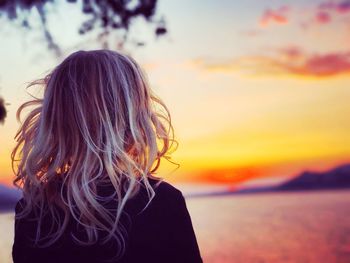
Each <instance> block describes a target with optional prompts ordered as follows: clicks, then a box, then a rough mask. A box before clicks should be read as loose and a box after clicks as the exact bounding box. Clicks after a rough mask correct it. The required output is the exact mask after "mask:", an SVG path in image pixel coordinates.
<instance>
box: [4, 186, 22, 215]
mask: <svg viewBox="0 0 350 263" xmlns="http://www.w3.org/2000/svg"><path fill="white" fill-rule="evenodd" d="M21 196H22V193H21V191H20V190H18V189H16V188H14V187H7V186H5V185H1V184H0V212H7V211H11V210H12V211H13V210H14V208H15V205H16V203H17V201H18V200H19V199H20V198H21Z"/></svg>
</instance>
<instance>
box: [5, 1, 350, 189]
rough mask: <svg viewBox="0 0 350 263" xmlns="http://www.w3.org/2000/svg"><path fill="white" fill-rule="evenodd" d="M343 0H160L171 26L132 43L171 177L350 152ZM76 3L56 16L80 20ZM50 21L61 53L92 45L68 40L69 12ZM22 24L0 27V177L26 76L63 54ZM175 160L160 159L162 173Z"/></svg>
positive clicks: (241, 176) (264, 168) (264, 172)
mask: <svg viewBox="0 0 350 263" xmlns="http://www.w3.org/2000/svg"><path fill="white" fill-rule="evenodd" d="M219 2H220V3H219ZM243 2H244V3H243ZM343 2H344V3H345V2H346V1H332V2H329V1H328V2H324V1H282V3H280V4H276V3H275V2H273V3H271V6H268V3H267V2H264V3H263V1H258V0H255V1H253V0H249V1H190V2H187V1H186V2H185V1H170V0H167V1H162V0H160V4H159V12H160V13H162V14H164V15H165V17H166V18H167V21H168V22H169V35H168V36H166V37H165V39H161V40H160V41H154V40H153V39H151V38H149V35H148V34H146V33H145V38H146V39H147V37H148V38H149V41H148V42H149V43H148V45H147V46H146V47H144V48H140V49H137V50H131V53H132V54H133V55H134V56H135V58H136V59H137V60H138V61H139V62H140V63H141V64H143V65H144V67H145V69H146V71H147V73H148V76H149V80H150V83H151V85H152V87H153V89H154V90H155V92H156V93H158V94H159V96H160V97H161V98H163V99H164V101H165V103H166V104H167V105H168V106H169V109H170V111H171V112H172V115H173V121H174V126H175V132H176V136H177V140H178V141H179V143H180V145H179V148H178V150H177V152H175V153H174V154H173V159H174V161H175V162H177V163H180V164H181V167H180V169H179V170H177V171H176V172H175V173H174V175H172V176H169V177H168V178H169V180H171V181H177V180H189V181H191V180H192V181H202V182H224V183H237V182H242V181H244V180H247V179H252V178H256V177H265V176H290V175H292V174H295V173H298V172H300V171H302V170H303V169H326V168H329V167H331V166H333V165H337V164H340V163H344V162H348V161H350V137H349V131H350V121H349V116H350V106H349V105H350V104H349V99H350V88H349V79H350V48H349V47H348V43H349V41H350V38H349V35H350V34H349V33H350V32H349V30H350V29H349V26H348V24H349V23H348V22H349V21H350V4H349V7H348V6H346V5H345V4H344V5H342V3H343ZM327 3H328V5H327ZM74 12H76V11H74V10H70V9H67V6H66V4H65V5H62V6H61V7H60V9H59V14H58V15H60V14H62V13H68V16H67V17H74V21H73V22H74V23H75V22H76V23H77V24H79V15H78V14H77V13H74ZM194 13H196V15H195V16H194V15H193V14H194ZM73 22H72V23H73ZM74 23H73V24H74ZM2 24H3V22H2ZM51 27H52V28H53V29H54V30H56V32H57V33H56V35H57V37H58V38H59V39H62V41H61V44H62V45H63V47H65V48H66V49H65V50H66V51H65V53H66V54H69V53H70V52H72V51H73V50H74V49H75V47H74V46H75V44H77V43H80V46H79V47H78V48H97V47H98V44H97V43H93V42H92V41H89V39H88V38H83V39H76V36H75V35H74V30H76V28H74V27H72V26H70V25H69V23H67V22H62V24H60V25H58V24H55V23H52V26H51ZM136 28H138V29H137V30H136V34H141V35H142V34H143V32H144V31H143V30H146V29H144V28H143V27H142V25H140V26H138V27H136ZM18 32H19V31H18V29H16V28H15V27H12V26H10V25H7V26H5V27H4V28H3V30H2V31H0V34H2V36H3V37H2V39H3V40H2V42H3V43H2V47H3V48H2V49H1V50H0V57H1V58H2V60H1V61H0V77H1V78H0V95H1V96H3V97H4V98H5V100H6V101H7V102H9V103H10V104H11V105H10V106H9V107H8V110H9V114H8V117H7V119H6V122H5V124H4V125H3V126H0V182H9V180H10V178H11V176H12V173H11V169H10V162H9V160H10V156H9V154H10V151H11V150H12V147H13V145H14V142H13V137H14V135H15V132H16V129H17V127H18V124H17V123H16V120H15V111H16V109H17V107H18V105H19V104H20V103H21V102H23V101H25V100H26V99H27V98H28V95H26V92H25V89H24V87H25V83H26V82H28V81H30V80H32V79H34V78H36V77H38V76H42V74H43V73H45V72H46V71H47V70H48V69H50V68H52V67H53V66H54V65H56V64H57V63H58V62H59V60H60V59H56V58H54V57H53V56H52V55H51V54H49V52H48V51H46V50H45V49H44V46H43V44H40V42H38V41H36V40H35V39H37V38H38V34H39V33H32V34H31V35H29V37H27V38H26V39H24V38H23V37H21V36H20V34H18ZM140 32H141V33H140ZM5 36H6V37H5ZM28 44H30V46H31V47H32V48H31V49H30V50H29V49H28ZM72 47H74V48H72ZM174 168H175V166H172V165H169V164H166V163H164V164H163V168H162V169H161V170H160V174H159V175H160V176H162V175H163V174H167V173H168V172H169V171H170V170H171V169H174Z"/></svg>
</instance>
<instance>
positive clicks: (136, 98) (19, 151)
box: [12, 50, 176, 251]
mask: <svg viewBox="0 0 350 263" xmlns="http://www.w3.org/2000/svg"><path fill="white" fill-rule="evenodd" d="M37 84H39V85H43V87H44V96H43V99H37V98H35V99H34V100H32V101H29V102H26V103H24V104H23V105H21V106H20V108H19V109H18V112H17V118H18V119H19V118H20V114H21V112H22V110H23V109H24V108H26V107H29V106H34V109H33V110H32V111H30V112H29V114H28V115H27V116H26V118H25V120H24V122H23V123H22V126H21V128H20V129H19V131H18V133H17V134H16V139H17V145H16V147H15V148H14V150H13V152H12V164H13V169H14V170H15V173H16V177H15V179H14V184H15V185H17V186H18V187H20V188H22V189H23V195H24V200H25V206H24V207H23V211H22V213H20V214H18V215H17V216H18V217H25V216H26V215H28V214H29V213H31V212H34V214H35V215H36V216H37V218H38V222H39V223H38V226H39V227H38V231H37V233H36V237H35V242H36V244H38V245H39V244H40V243H42V244H41V245H42V246H48V245H50V244H52V243H54V242H55V241H56V240H57V239H58V238H59V237H60V235H61V234H62V233H63V231H64V229H65V228H66V226H67V224H68V220H69V219H70V218H75V219H76V220H77V221H78V222H79V223H80V224H81V225H82V226H84V229H85V232H86V234H87V237H88V240H78V242H79V243H81V244H85V243H86V244H91V243H94V242H96V241H97V240H98V238H99V232H98V230H105V231H106V232H107V231H108V233H109V234H108V235H107V237H106V239H105V241H106V240H109V239H111V238H113V237H114V238H115V239H116V240H117V242H119V245H120V246H119V247H120V249H121V251H122V250H123V244H124V237H125V236H124V234H125V233H124V232H125V231H124V229H123V226H122V225H120V217H121V215H122V213H123V209H124V206H125V202H126V201H127V200H128V199H129V198H130V197H132V196H133V195H135V194H136V193H137V192H138V190H139V188H140V187H141V185H142V186H144V187H145V188H146V190H147V192H148V195H149V198H150V199H151V198H152V197H153V196H154V191H153V189H152V186H151V185H150V182H149V181H148V178H149V177H152V174H153V173H155V172H156V170H157V168H158V166H159V164H160V159H161V158H162V157H166V158H167V159H169V157H168V155H167V154H168V153H169V152H170V149H171V148H172V147H171V146H172V143H173V142H176V141H175V140H174V138H173V135H174V134H173V127H172V124H171V119H170V114H169V111H168V109H167V107H166V106H165V105H164V103H163V102H162V101H161V100H160V99H159V98H157V97H156V96H155V95H154V94H153V93H152V91H151V89H150V88H149V86H148V84H147V82H146V80H145V77H144V75H143V73H142V71H141V69H140V67H139V66H138V65H137V63H136V62H135V61H134V60H133V59H132V58H130V57H129V56H126V55H123V54H120V53H118V52H113V51H109V50H94V51H78V52H75V53H73V54H71V55H70V56H68V57H67V58H66V59H65V60H64V61H63V62H62V63H61V64H59V65H58V66H57V67H56V68H55V69H54V70H53V71H52V72H51V73H49V74H48V75H47V76H46V77H45V78H44V79H42V80H37V81H35V82H33V83H32V84H31V85H37ZM102 185H111V186H113V188H114V190H115V191H114V194H115V196H114V198H115V200H117V207H116V212H115V213H113V212H111V211H109V210H108V209H107V208H106V207H104V206H103V202H104V201H106V200H105V199H106V198H107V197H103V196H99V194H98V193H99V192H98V187H99V186H102ZM59 210H60V211H63V212H64V215H65V216H64V220H63V221H62V220H60V219H58V216H57V215H58V211H59ZM48 212H51V215H52V216H53V217H54V218H56V219H57V220H52V221H53V222H54V223H57V224H56V228H53V229H55V230H56V231H52V232H51V233H50V235H47V236H45V237H44V236H43V235H42V234H41V232H40V223H41V222H42V218H43V216H44V215H45V213H48ZM101 218H103V219H104V220H100V219H101Z"/></svg>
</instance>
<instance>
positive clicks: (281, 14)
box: [259, 6, 289, 26]
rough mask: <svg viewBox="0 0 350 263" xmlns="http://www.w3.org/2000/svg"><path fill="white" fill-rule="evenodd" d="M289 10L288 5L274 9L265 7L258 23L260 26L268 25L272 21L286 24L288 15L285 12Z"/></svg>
mask: <svg viewBox="0 0 350 263" xmlns="http://www.w3.org/2000/svg"><path fill="white" fill-rule="evenodd" d="M288 12H289V7H288V6H281V7H280V8H278V9H276V10H272V9H266V10H265V11H264V13H263V15H262V16H261V18H260V22H259V24H260V25H261V26H268V25H270V24H272V23H276V24H287V23H288V17H287V13H288Z"/></svg>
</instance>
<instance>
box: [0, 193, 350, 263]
mask: <svg viewBox="0 0 350 263" xmlns="http://www.w3.org/2000/svg"><path fill="white" fill-rule="evenodd" d="M187 206H188V209H189V211H190V214H191V216H192V221H193V225H194V228H195V231H196V234H197V239H198V243H199V246H200V249H201V253H202V257H203V259H204V262H207V263H229V262H233V263H234V262H237V263H253V262H254V263H264V262H266V263H275V262H276V263H277V262H278V263H291V262H293V263H304V262H305V263H308V262H310V263H314V262H315V263H316V262H317V263H319V262H322V263H333V262H335V263H348V262H350V191H338V192H300V193H273V194H256V195H245V196H224V197H208V198H191V199H187ZM12 242H13V214H12V213H8V214H0V262H1V263H10V262H11V257H10V253H11V245H12Z"/></svg>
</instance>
